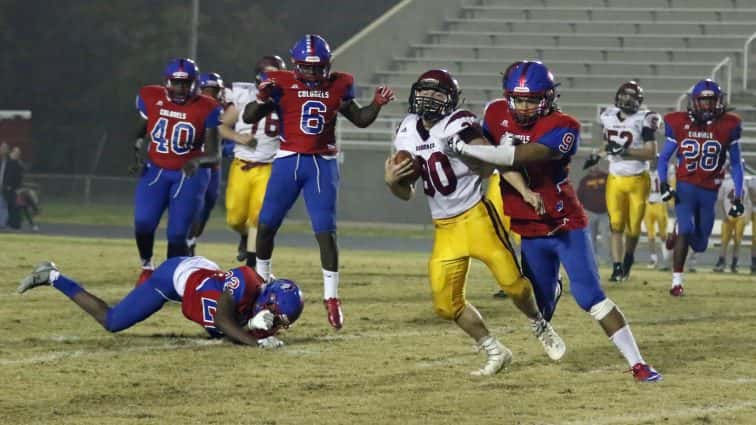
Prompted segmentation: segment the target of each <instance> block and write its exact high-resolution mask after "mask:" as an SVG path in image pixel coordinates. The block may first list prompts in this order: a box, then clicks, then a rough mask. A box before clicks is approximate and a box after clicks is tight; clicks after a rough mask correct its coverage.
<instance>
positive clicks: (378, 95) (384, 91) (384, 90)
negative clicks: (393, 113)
mask: <svg viewBox="0 0 756 425" xmlns="http://www.w3.org/2000/svg"><path fill="white" fill-rule="evenodd" d="M395 98H396V96H394V91H393V90H391V88H390V87H386V86H379V87H377V88H376V89H375V95H373V103H375V104H376V105H378V106H383V105H385V104H387V103H389V102H391V101H392V100H394V99H395Z"/></svg>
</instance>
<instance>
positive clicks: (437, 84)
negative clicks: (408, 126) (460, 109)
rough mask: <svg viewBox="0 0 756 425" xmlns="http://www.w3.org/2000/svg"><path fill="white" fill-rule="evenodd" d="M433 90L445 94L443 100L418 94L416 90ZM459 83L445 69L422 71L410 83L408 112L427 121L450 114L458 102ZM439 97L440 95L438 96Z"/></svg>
mask: <svg viewBox="0 0 756 425" xmlns="http://www.w3.org/2000/svg"><path fill="white" fill-rule="evenodd" d="M427 90H434V91H436V92H439V93H442V94H443V95H445V96H446V99H445V100H441V99H438V98H436V97H433V96H428V95H423V96H420V95H419V94H418V92H421V91H427ZM460 93H461V91H460V89H459V83H458V82H457V80H456V79H455V78H454V77H452V75H451V74H450V73H449V71H447V70H445V69H431V70H430V71H426V72H424V73H423V74H422V75H420V77H419V78H418V79H417V81H416V82H415V83H414V84H412V88H411V89H410V98H409V112H410V113H411V114H417V115H419V116H420V117H422V118H423V119H425V120H428V121H431V122H433V121H438V120H440V119H441V118H443V117H444V116H446V115H449V114H451V113H452V112H453V111H454V110H455V109H456V108H457V104H458V103H459V95H460ZM439 97H440V96H439Z"/></svg>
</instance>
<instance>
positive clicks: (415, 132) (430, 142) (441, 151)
mask: <svg viewBox="0 0 756 425" xmlns="http://www.w3.org/2000/svg"><path fill="white" fill-rule="evenodd" d="M476 121H477V119H476V117H475V115H474V114H473V113H472V112H469V111H466V110H463V109H458V110H456V111H454V112H453V113H451V114H449V115H448V116H446V117H444V118H443V119H442V120H440V121H439V122H437V123H436V124H435V125H434V126H433V127H431V129H430V131H427V130H426V129H425V127H423V124H422V120H421V119H420V118H419V117H418V116H417V115H415V114H411V115H407V116H406V117H405V118H404V121H402V123H401V124H400V125H399V128H398V129H397V131H396V136H395V138H394V148H395V149H396V150H397V151H400V150H405V151H409V152H410V153H411V154H413V155H414V156H417V157H419V159H420V161H422V163H421V164H422V167H423V172H422V176H421V177H422V179H423V191H424V192H425V194H426V195H427V196H428V204H429V205H430V210H431V216H432V217H433V219H442V218H449V217H454V216H456V215H459V214H462V213H463V212H465V211H467V210H469V209H470V208H472V207H473V206H475V204H477V203H478V202H480V201H481V200H482V199H483V191H482V189H481V184H482V181H481V177H480V175H479V174H477V173H476V171H475V170H473V168H471V167H470V166H469V165H468V164H467V163H465V162H464V161H463V160H462V159H461V158H460V157H459V156H457V155H454V154H448V155H447V152H448V148H447V141H448V139H449V138H451V137H458V136H456V135H457V133H459V132H460V131H462V130H463V129H465V128H466V127H468V126H469V125H470V124H472V123H475V122H476Z"/></svg>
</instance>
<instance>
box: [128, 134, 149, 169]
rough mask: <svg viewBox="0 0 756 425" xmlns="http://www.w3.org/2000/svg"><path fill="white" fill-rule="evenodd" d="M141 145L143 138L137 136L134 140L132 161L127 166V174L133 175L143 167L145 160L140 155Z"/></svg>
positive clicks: (142, 144)
mask: <svg viewBox="0 0 756 425" xmlns="http://www.w3.org/2000/svg"><path fill="white" fill-rule="evenodd" d="M142 146H144V138H142V137H139V138H137V139H136V140H134V162H133V163H132V164H131V165H130V166H129V169H128V171H129V174H130V175H132V176H135V175H137V174H139V172H140V171H141V170H142V168H144V164H145V160H144V156H143V155H142Z"/></svg>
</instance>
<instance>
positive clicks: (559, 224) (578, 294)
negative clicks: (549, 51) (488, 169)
mask: <svg viewBox="0 0 756 425" xmlns="http://www.w3.org/2000/svg"><path fill="white" fill-rule="evenodd" d="M503 86H504V98H503V99H499V100H494V101H493V102H491V103H489V105H488V107H487V109H486V112H485V116H484V118H483V123H484V126H483V129H484V131H485V132H486V133H487V135H488V136H489V138H490V140H491V141H492V142H494V143H496V144H497V145H496V146H477V145H472V144H467V143H465V142H464V141H463V140H458V139H453V140H451V147H452V148H453V149H454V151H455V152H457V153H458V154H460V155H464V156H467V157H471V158H476V159H478V160H481V161H485V162H487V163H491V164H494V165H497V166H505V167H512V166H514V167H519V168H521V169H522V170H523V173H524V175H525V178H526V181H527V183H528V187H529V188H530V190H532V191H534V192H536V193H538V194H540V195H541V197H542V198H543V204H544V206H545V211H540V212H539V211H536V210H534V209H533V208H532V207H531V206H530V205H529V204H528V203H527V202H525V200H524V199H523V197H522V196H521V195H520V193H519V192H518V191H517V190H515V188H513V187H512V186H511V184H508V183H506V184H503V185H502V189H503V190H502V196H503V198H504V208H505V213H506V214H507V215H509V216H510V217H512V221H511V224H512V230H513V231H515V232H517V233H519V234H520V236H522V261H523V264H524V270H525V275H526V276H527V277H528V278H530V281H531V282H533V289H534V290H535V293H536V299H537V300H538V305H539V307H540V310H541V312H542V313H543V314H544V317H545V318H546V319H547V320H551V318H552V316H553V314H554V309H555V308H556V305H557V301H558V300H559V295H560V294H561V287H560V285H559V280H558V274H559V265H560V264H561V265H563V266H564V269H565V271H566V272H567V276H568V277H569V280H570V289H571V292H572V296H573V297H574V298H575V300H576V301H577V303H578V305H579V306H580V307H581V308H582V309H583V310H585V311H586V312H588V313H589V314H590V315H591V317H593V318H594V319H595V320H596V321H598V323H599V324H600V325H601V327H602V328H603V330H604V332H605V333H606V335H607V336H609V338H610V339H611V341H612V342H613V343H614V344H615V346H616V347H617V348H618V349H619V351H620V352H621V353H622V355H623V356H624V357H625V359H626V360H627V362H628V364H629V365H630V367H631V369H632V372H633V376H634V377H635V379H636V380H638V381H645V382H653V381H658V380H660V379H661V375H660V374H659V373H658V372H656V371H655V370H654V369H653V368H651V366H649V365H648V364H646V363H645V361H644V360H643V357H642V356H641V354H640V351H639V350H638V345H637V344H636V342H635V338H634V337H633V334H632V332H631V331H630V325H628V323H627V321H626V320H625V317H624V315H623V314H622V312H621V311H620V309H619V307H618V306H617V305H616V304H615V303H614V302H612V300H611V299H609V298H607V297H606V295H605V294H604V291H603V290H602V289H601V282H600V281H599V274H598V267H597V265H596V259H595V257H594V256H593V249H592V247H591V241H590V235H589V234H588V232H587V229H586V226H587V224H588V223H587V221H588V220H587V218H586V215H585V212H584V211H583V207H582V206H581V204H580V201H578V199H577V196H576V195H575V190H574V189H573V188H572V185H571V184H570V182H569V180H568V178H567V172H568V166H569V163H570V159H571V157H572V156H573V155H574V154H575V152H576V151H577V147H578V143H579V138H580V124H579V122H578V121H577V120H576V119H575V118H573V117H571V116H569V115H566V114H563V113H561V112H559V110H558V108H557V106H556V104H555V101H556V99H557V97H558V95H557V91H556V89H557V85H556V84H555V83H554V76H553V74H552V73H551V72H550V71H549V70H548V69H547V68H546V66H545V65H544V64H543V63H541V62H536V61H520V62H515V63H513V64H512V65H510V67H509V68H508V69H507V71H506V72H505V73H504V78H503Z"/></svg>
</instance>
